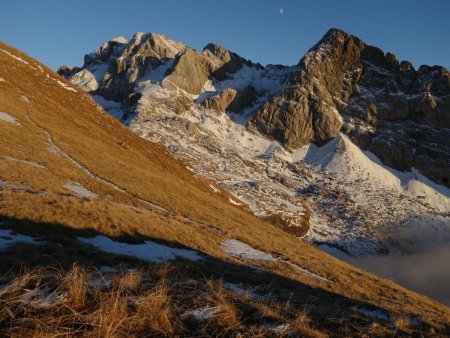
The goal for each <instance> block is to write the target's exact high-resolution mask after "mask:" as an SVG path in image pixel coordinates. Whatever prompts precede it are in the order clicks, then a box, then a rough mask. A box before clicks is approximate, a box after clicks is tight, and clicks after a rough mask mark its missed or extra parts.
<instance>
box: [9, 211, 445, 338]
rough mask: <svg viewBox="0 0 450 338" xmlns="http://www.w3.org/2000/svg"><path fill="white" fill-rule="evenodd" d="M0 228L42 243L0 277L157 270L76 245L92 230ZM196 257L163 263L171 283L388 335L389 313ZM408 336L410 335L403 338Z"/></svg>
mask: <svg viewBox="0 0 450 338" xmlns="http://www.w3.org/2000/svg"><path fill="white" fill-rule="evenodd" d="M0 228H3V229H12V230H13V231H14V232H17V233H21V234H24V235H28V236H33V237H38V238H39V239H40V241H41V243H40V244H39V245H33V244H25V243H16V244H15V245H13V246H11V247H9V248H7V249H6V250H4V251H0V257H1V260H0V273H1V274H3V278H5V277H7V276H8V275H10V274H16V273H20V272H23V271H27V270H29V269H33V268H42V267H46V268H47V267H56V268H62V269H63V270H66V271H68V270H70V269H71V268H72V267H73V265H74V264H77V265H79V266H82V267H86V268H90V269H92V268H94V267H97V268H99V267H102V266H107V267H123V268H125V269H126V268H130V267H132V268H138V269H141V270H142V271H146V270H148V269H151V267H154V266H155V265H157V264H154V263H148V262H147V263H145V262H143V261H140V260H138V259H135V258H133V257H127V256H121V255H113V254H107V253H104V252H102V251H99V250H97V249H95V248H94V247H92V246H89V245H83V244H82V243H80V242H79V241H77V237H92V236H97V235H101V234H100V233H98V232H96V231H94V230H74V229H69V228H67V227H65V226H64V225H61V224H49V223H36V222H31V221H27V220H19V219H13V218H7V217H0ZM115 239H116V240H120V241H122V242H128V243H142V241H149V240H151V241H153V239H151V238H147V237H143V236H141V235H139V234H135V235H133V236H125V237H120V238H115ZM159 243H162V244H165V245H168V246H172V245H173V244H172V243H168V242H161V241H159ZM200 254H201V256H202V257H203V259H201V260H198V261H189V260H186V259H177V260H174V261H172V262H171V263H168V265H170V267H171V271H173V274H174V275H173V276H174V278H175V276H176V278H178V279H180V278H181V279H183V280H188V279H189V280H192V279H194V280H197V281H201V280H216V281H217V280H220V281H226V282H227V283H234V284H239V285H245V288H258V290H259V291H258V293H260V294H258V297H263V298H264V297H265V296H267V295H270V297H269V298H270V302H276V303H277V304H281V305H282V304H289V306H291V307H293V308H294V309H297V310H302V309H303V310H307V312H308V313H310V314H311V315H312V316H313V318H315V319H316V320H317V324H318V328H319V329H320V330H325V331H328V332H331V335H332V336H334V335H336V336H342V335H347V334H350V333H352V332H353V331H355V330H361V329H362V330H365V329H367V328H368V327H369V326H370V325H373V323H374V322H376V323H378V324H377V325H380V326H381V327H382V328H383V330H390V329H392V327H393V323H392V321H391V318H390V316H391V313H390V312H389V309H383V308H380V307H376V306H374V305H372V304H369V303H365V302H362V301H358V300H354V299H350V298H347V297H344V296H342V295H339V294H336V293H333V292H329V291H326V290H323V289H321V288H318V287H312V286H309V285H306V284H304V283H301V282H299V281H294V280H291V279H289V278H286V277H283V276H281V275H279V274H276V273H274V272H271V271H268V270H265V269H261V268H255V267H253V266H250V265H246V264H244V263H243V264H239V263H236V262H231V261H224V260H221V259H217V258H215V257H212V256H209V255H207V254H204V253H200ZM349 287H351V286H350V285H349ZM251 303H252V301H250V304H249V306H251V305H252V304H251ZM410 320H411V322H414V323H415V324H414V328H413V330H420V331H421V332H425V331H427V332H430V331H429V330H431V327H430V326H429V324H427V323H425V322H422V321H420V319H419V318H411V319H410ZM411 329H412V327H409V328H408V329H407V330H411ZM443 330H444V331H446V332H450V331H448V330H450V327H449V326H448V325H447V326H445V328H443ZM383 332H384V331H383ZM399 332H400V331H398V333H399ZM407 332H409V331H405V332H403V333H404V334H406V333H407ZM411 332H412V331H411ZM353 333H354V332H353Z"/></svg>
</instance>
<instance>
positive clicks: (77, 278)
mask: <svg viewBox="0 0 450 338" xmlns="http://www.w3.org/2000/svg"><path fill="white" fill-rule="evenodd" d="M88 283H89V280H88V277H87V275H86V273H85V271H83V270H82V269H81V268H80V267H78V266H76V265H74V266H73V268H72V269H71V270H70V271H69V273H68V274H67V275H66V276H65V277H63V281H62V287H63V288H64V289H65V290H67V294H66V303H65V305H66V306H67V307H69V308H70V309H72V310H73V311H80V310H81V309H83V308H84V307H85V306H86V304H87V302H88V297H87V293H88Z"/></svg>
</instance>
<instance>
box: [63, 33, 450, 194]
mask: <svg viewBox="0 0 450 338" xmlns="http://www.w3.org/2000/svg"><path fill="white" fill-rule="evenodd" d="M243 69H244V70H248V74H247V76H246V78H243V79H242V81H229V80H230V79H231V78H232V77H233V76H234V75H236V74H239V72H240V73H242V70H243ZM58 72H59V74H61V75H63V76H65V77H66V78H68V79H71V81H72V82H73V83H75V84H77V85H80V86H81V87H82V88H83V89H85V90H88V91H90V92H91V93H93V94H94V95H99V96H101V97H103V98H105V99H107V100H113V101H116V102H120V103H122V104H123V105H124V110H125V112H126V115H127V116H128V115H130V114H133V112H134V111H135V105H136V104H137V103H138V101H139V99H140V97H141V96H142V90H144V89H145V88H143V87H146V86H144V85H143V84H142V83H143V82H145V80H149V81H150V83H151V84H154V83H160V85H161V87H162V88H165V89H169V90H178V91H183V92H184V93H185V94H187V96H184V97H182V98H181V97H178V98H177V100H175V101H176V102H175V105H174V107H173V108H174V109H175V110H177V111H179V112H182V111H187V110H189V107H192V106H193V105H195V104H200V105H203V106H204V107H206V108H210V109H215V110H217V111H220V112H234V113H238V114H240V115H243V116H244V117H246V120H247V121H249V122H248V126H249V128H250V129H252V128H256V129H257V130H259V131H260V132H262V133H264V134H266V135H267V136H268V137H271V138H274V139H276V140H278V141H280V142H282V143H283V144H285V145H286V146H288V147H290V148H298V147H299V146H302V145H305V144H308V143H310V142H316V143H319V144H322V143H323V142H326V141H328V140H330V139H331V138H333V137H335V136H337V135H338V133H339V132H343V133H345V134H348V135H349V137H350V138H351V140H352V141H353V142H354V143H355V144H357V145H358V146H359V147H361V148H362V149H364V150H365V149H368V150H370V151H371V152H373V153H375V154H376V155H377V156H378V157H379V158H380V159H381V160H382V161H383V162H384V163H385V164H386V165H388V166H390V167H393V168H395V169H398V170H402V171H408V170H411V169H412V168H416V169H417V170H420V171H421V172H422V173H423V174H424V175H425V176H427V177H428V178H430V179H431V180H433V181H435V182H437V183H439V184H444V185H446V186H449V185H450V182H449V177H450V143H449V141H448V140H449V139H450V131H449V127H450V73H449V72H448V70H446V69H445V68H443V67H440V66H433V67H429V66H421V67H420V68H419V70H417V71H416V70H415V69H414V68H413V66H412V65H411V63H409V62H407V61H402V62H399V61H397V59H396V57H395V56H394V55H393V54H391V53H386V54H384V52H383V51H381V50H380V49H378V48H376V47H372V46H369V45H366V44H365V43H364V42H363V41H361V40H360V39H358V38H357V37H355V36H352V35H350V34H347V33H345V32H343V31H341V30H338V29H331V30H330V31H328V32H327V33H326V34H325V36H324V37H323V38H322V39H321V40H320V41H319V42H318V43H317V44H316V45H315V46H314V47H313V48H312V49H311V50H309V51H308V52H307V53H306V54H305V56H304V57H303V58H302V59H301V61H300V62H299V64H298V65H297V66H295V67H287V66H280V65H277V66H274V65H268V66H266V67H263V66H261V65H260V64H255V63H252V62H251V61H248V60H246V59H244V58H242V57H240V56H238V55H237V54H235V53H232V52H230V51H228V50H227V49H225V48H224V47H222V46H219V45H217V44H208V45H207V46H206V47H205V48H204V50H203V51H202V52H201V53H199V52H196V51H195V50H193V49H191V48H190V47H188V46H185V45H183V44H181V43H178V42H175V41H173V40H171V39H169V38H167V37H165V36H164V35H161V34H154V33H150V34H144V33H137V34H135V35H134V36H133V38H132V39H131V40H130V41H128V40H126V39H124V38H121V39H113V40H111V41H107V42H105V43H104V44H103V45H102V46H100V47H99V48H98V49H97V50H96V51H95V52H94V53H92V54H89V55H86V56H85V63H84V65H83V67H82V68H68V67H61V68H60V69H59V70H58ZM211 85H212V87H213V88H210V87H211ZM147 89H148V88H147Z"/></svg>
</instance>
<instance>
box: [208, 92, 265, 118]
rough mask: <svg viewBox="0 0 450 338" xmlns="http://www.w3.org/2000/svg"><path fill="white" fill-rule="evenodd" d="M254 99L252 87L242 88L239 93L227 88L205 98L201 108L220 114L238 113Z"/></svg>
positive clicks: (255, 97)
mask: <svg viewBox="0 0 450 338" xmlns="http://www.w3.org/2000/svg"><path fill="white" fill-rule="evenodd" d="M256 99H257V93H256V91H255V89H254V88H253V87H252V86H247V87H244V88H242V89H240V90H239V91H238V90H236V89H233V88H227V89H225V90H223V91H222V92H220V93H219V94H217V95H214V96H210V97H208V98H206V99H205V100H204V101H203V102H202V106H203V107H205V108H207V109H214V110H217V111H219V112H221V113H224V112H233V113H238V112H241V111H243V110H244V109H246V108H248V107H249V106H251V105H252V104H253V103H254V101H255V100H256Z"/></svg>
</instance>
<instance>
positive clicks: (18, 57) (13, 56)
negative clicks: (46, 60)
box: [0, 48, 29, 65]
mask: <svg viewBox="0 0 450 338" xmlns="http://www.w3.org/2000/svg"><path fill="white" fill-rule="evenodd" d="M0 51H2V52H3V53H5V54H8V55H9V56H11V57H12V58H13V59H16V60H17V61H20V62H22V63H24V64H26V65H28V64H29V62H28V61H25V60H24V59H22V58H21V57H20V56H16V55H14V54H12V53H10V52H8V51H7V50H4V49H1V48H0Z"/></svg>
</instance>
